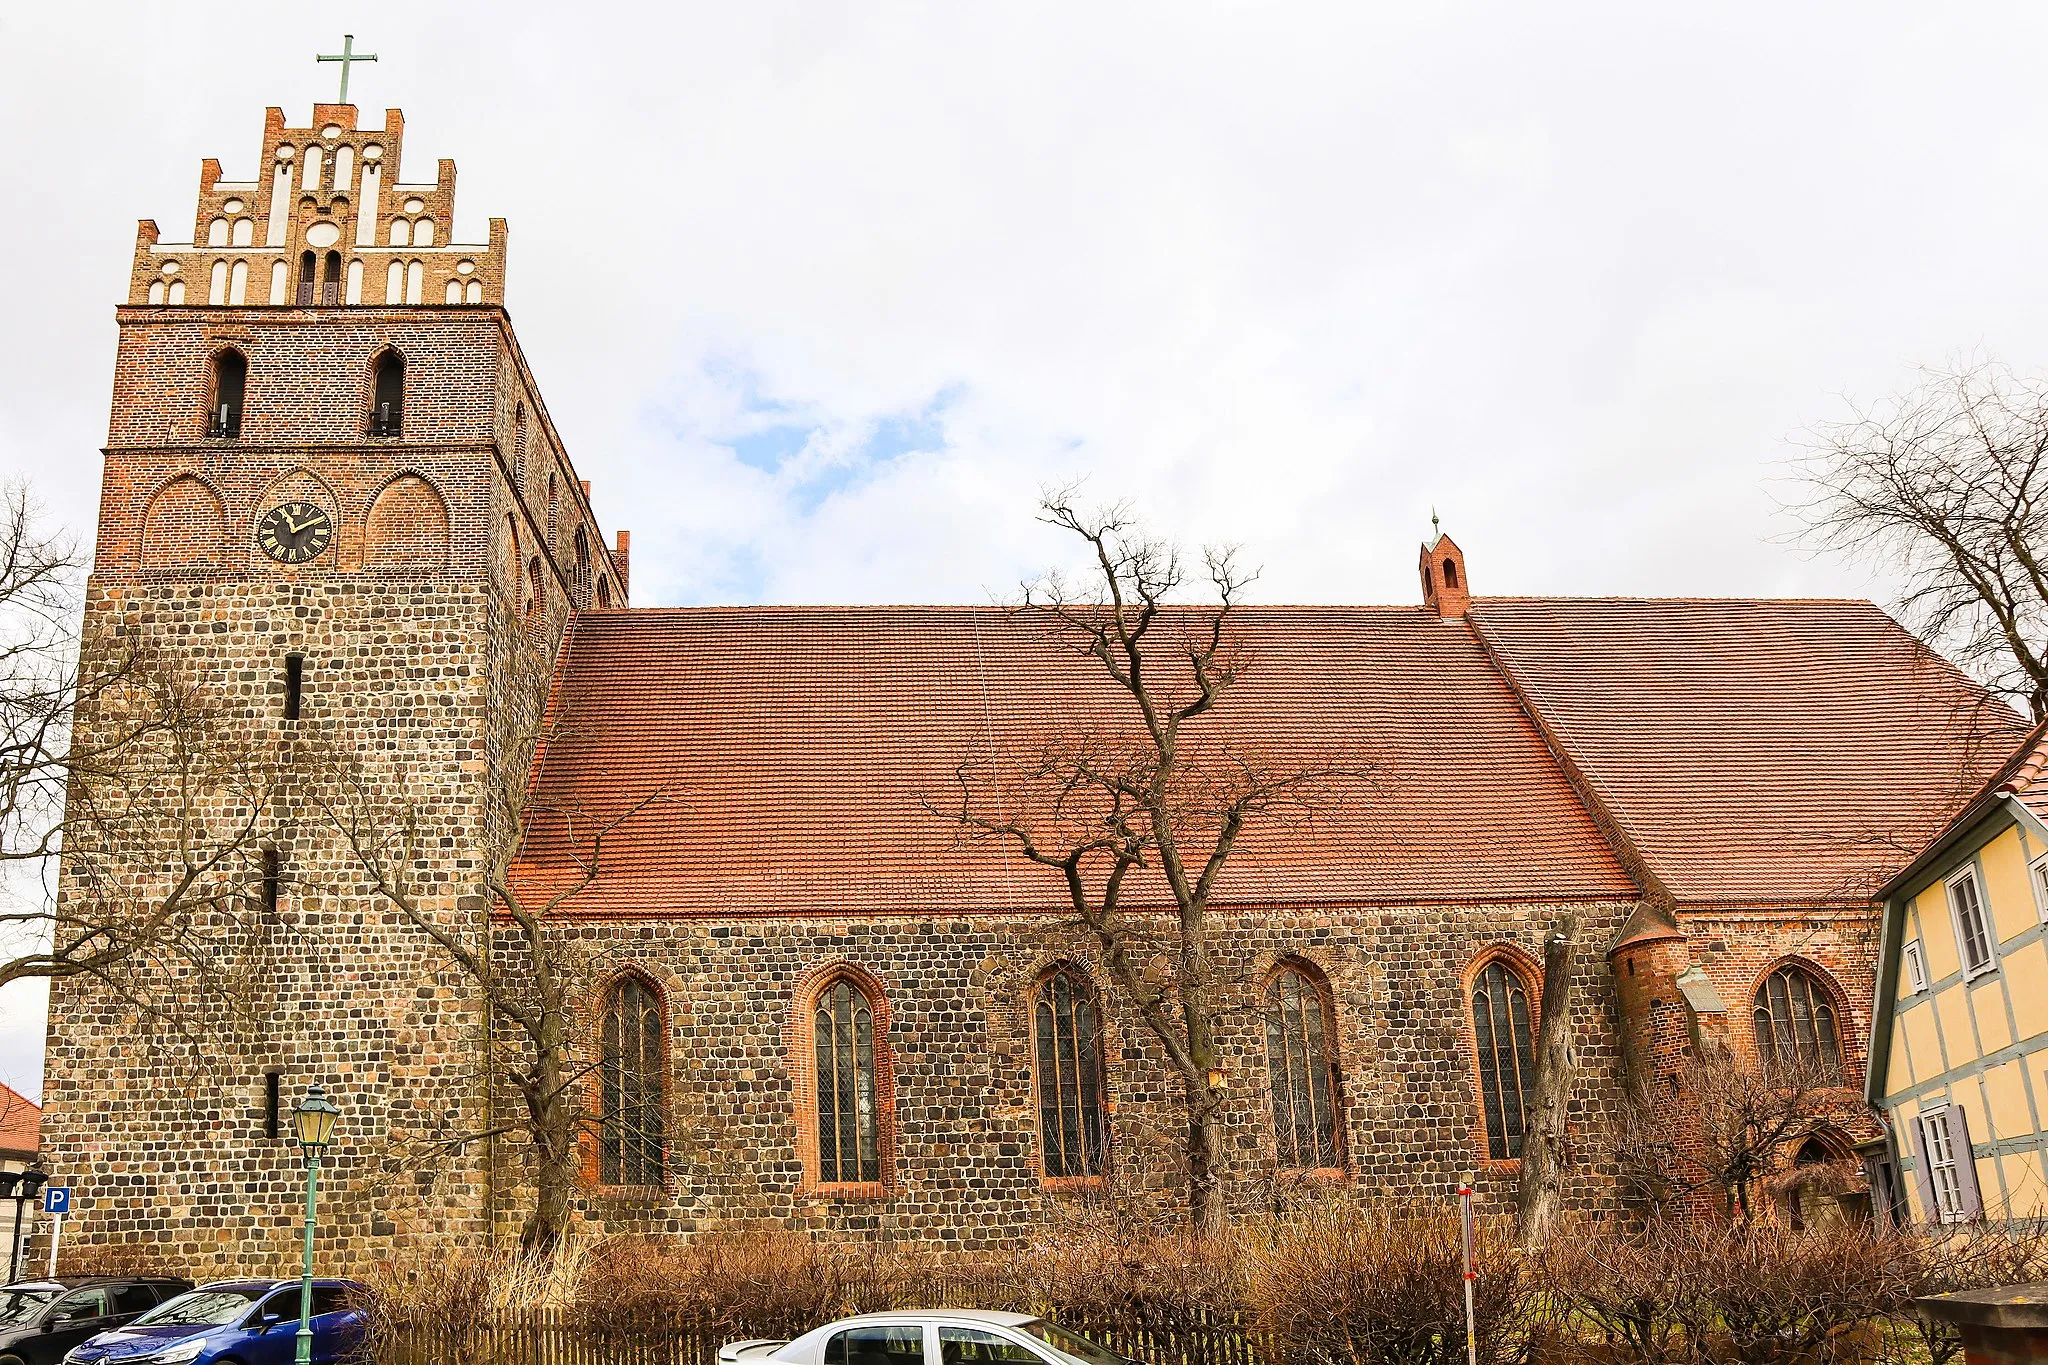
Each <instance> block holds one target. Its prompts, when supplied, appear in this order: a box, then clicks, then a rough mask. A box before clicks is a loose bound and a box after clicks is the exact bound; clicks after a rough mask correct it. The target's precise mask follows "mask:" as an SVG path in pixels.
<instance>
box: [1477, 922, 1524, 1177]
mask: <svg viewBox="0 0 2048 1365" xmlns="http://www.w3.org/2000/svg"><path fill="white" fill-rule="evenodd" d="M1472 1043H1473V1047H1474V1049H1475V1050H1476V1051H1477V1053H1478V1066H1479V1108H1480V1112H1481V1114H1482V1115H1483V1116H1484V1118H1485V1120H1486V1155H1487V1157H1488V1158H1489V1159H1491V1160H1494V1161H1507V1160H1509V1159H1511V1158H1515V1157H1519V1156H1521V1155H1522V1134H1523V1130H1524V1127H1525V1125H1526V1122H1527V1114H1526V1108H1525V1106H1526V1103H1527V1100H1526V1096H1527V1095H1528V1091H1529V1087H1530V1085H1531V1084H1532V1083H1533V1082H1534V1080H1535V1076H1536V1046H1535V1038H1534V1035H1533V1033H1532V1031H1531V1029H1530V1026H1529V984H1528V983H1527V982H1526V981H1524V980H1523V979H1522V977H1521V975H1520V973H1518V972H1516V971H1515V970H1514V969H1513V968H1511V967H1509V966H1508V964H1507V963H1506V962H1503V961H1502V960H1501V959H1499V958H1495V959H1494V960H1493V961H1491V962H1489V963H1487V964H1486V967H1485V969H1484V970H1482V971H1481V972H1480V973H1479V976H1478V979H1477V980H1475V981H1474V982H1473V983H1472Z"/></svg>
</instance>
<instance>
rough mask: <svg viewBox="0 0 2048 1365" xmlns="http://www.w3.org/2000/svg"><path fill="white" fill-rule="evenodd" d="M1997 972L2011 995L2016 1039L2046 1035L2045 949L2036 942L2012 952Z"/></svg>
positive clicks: (2047, 947)
mask: <svg viewBox="0 0 2048 1365" xmlns="http://www.w3.org/2000/svg"><path fill="white" fill-rule="evenodd" d="M1998 969H1999V972H2000V974H2001V975H2003V976H2004V977H2005V984H2006V989H2007V990H2008V991H2009V992H2010V993H2011V995H2012V1018H2013V1023H2014V1024H2015V1025H2016V1026H2017V1027H2018V1031H2019V1036H2020V1038H2021V1039H2022V1040H2024V1039H2027V1038H2033V1037H2037V1036H2039V1035H2040V1034H2043V1033H2048V945H2043V944H2042V942H2041V941H2040V940H2039V939H2036V940H2035V941H2034V942H2032V943H2029V944H2027V945H2026V946H2025V947H2024V948H2015V949H2013V950H2012V951H2011V952H2010V953H2008V954H2007V955H2006V956H2005V959H2004V960H2003V961H2002V962H2000V963H1999V968H1998Z"/></svg>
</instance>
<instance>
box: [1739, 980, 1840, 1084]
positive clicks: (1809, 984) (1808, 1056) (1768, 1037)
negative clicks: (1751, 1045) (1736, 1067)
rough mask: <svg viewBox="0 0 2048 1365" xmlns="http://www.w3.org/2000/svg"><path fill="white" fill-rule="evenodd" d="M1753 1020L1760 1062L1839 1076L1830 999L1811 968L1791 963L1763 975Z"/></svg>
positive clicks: (1837, 1042)
mask: <svg viewBox="0 0 2048 1365" xmlns="http://www.w3.org/2000/svg"><path fill="white" fill-rule="evenodd" d="M1755 1019H1756V1051H1757V1056H1758V1058H1759V1059H1760V1060H1762V1061H1763V1063H1764V1064H1765V1065H1766V1066H1775V1067H1777V1068H1780V1069H1782V1070H1798V1071H1803V1072H1805V1073H1807V1074H1808V1075H1810V1076H1813V1077H1816V1078H1818V1079H1820V1080H1829V1081H1832V1080H1838V1079H1840V1077H1841V1073H1842V1043H1841V1039H1840V1037H1839V1036H1838V1035H1837V1034H1836V1032H1835V1006H1834V1002H1833V1001H1832V1000H1830V999H1829V998H1828V993H1827V990H1826V988H1825V987H1823V986H1822V985H1821V984H1820V982H1818V981H1816V980H1814V977H1813V973H1812V972H1809V971H1807V970H1806V969H1805V968H1804V967H1801V966H1799V965H1797V964H1796V963H1793V964H1788V965H1786V966H1783V967H1780V968H1778V970H1776V971H1775V972H1772V973H1771V974H1770V975H1769V976H1767V977H1765V978H1764V984H1763V985H1761V986H1759V987H1757V989H1756V1013H1755Z"/></svg>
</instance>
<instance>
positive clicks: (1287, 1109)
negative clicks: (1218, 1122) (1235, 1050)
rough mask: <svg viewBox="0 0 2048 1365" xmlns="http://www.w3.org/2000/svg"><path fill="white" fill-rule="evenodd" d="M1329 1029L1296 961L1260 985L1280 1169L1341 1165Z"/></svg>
mask: <svg viewBox="0 0 2048 1365" xmlns="http://www.w3.org/2000/svg"><path fill="white" fill-rule="evenodd" d="M1333 1033H1334V1029H1333V1026H1332V1021H1331V1018H1330V1008H1329V1001H1328V999H1327V997H1326V996H1325V994H1324V992H1323V987H1322V983H1321V982H1320V981H1319V980H1317V979H1316V978H1315V977H1312V976H1311V975H1310V974H1309V972H1308V971H1307V970H1306V969H1305V968H1303V967H1301V966H1299V965H1296V964H1290V965H1287V966H1284V967H1282V968H1281V969H1280V970H1279V971H1278V972H1276V973H1275V974H1274V976H1273V981H1272V984H1271V985H1270V986H1268V987H1267V988H1266V1073H1267V1077H1268V1079H1269V1080H1270V1081H1271V1082H1272V1087H1273V1141H1274V1146H1275V1148H1276V1149H1277V1150H1278V1152H1279V1156H1280V1165H1281V1168H1282V1169H1284V1170H1295V1171H1308V1170H1333V1169H1337V1168H1340V1167H1341V1166H1342V1164H1343V1159H1342V1155H1341V1152H1340V1151H1339V1147H1338V1133H1337V1072H1336V1067H1335V1065H1334V1062H1333V1059H1332V1056H1331V1052H1332V1049H1331V1041H1332V1036H1333Z"/></svg>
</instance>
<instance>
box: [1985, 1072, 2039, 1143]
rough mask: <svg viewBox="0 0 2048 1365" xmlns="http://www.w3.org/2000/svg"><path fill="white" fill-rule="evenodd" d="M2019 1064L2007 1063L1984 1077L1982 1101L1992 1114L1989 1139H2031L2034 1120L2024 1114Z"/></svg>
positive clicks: (2022, 1081)
mask: <svg viewBox="0 0 2048 1365" xmlns="http://www.w3.org/2000/svg"><path fill="white" fill-rule="evenodd" d="M2020 1067H2021V1063H2019V1062H2016V1061H2014V1062H2007V1063H2006V1064H2005V1065H2004V1066H1995V1067H1992V1068H1991V1069H1990V1070H1989V1071H1986V1072H1985V1073H1984V1099H1985V1103H1986V1104H1987V1105H1988V1106H1989V1108H1990V1110H1991V1133H1990V1136H1993V1137H1996V1138H1999V1139H2001V1140H2002V1139H2005V1138H2017V1137H2032V1136H2033V1135H2034V1119H2033V1116H2032V1115H2031V1114H2029V1113H2028V1112H2027V1089H2026V1080H2025V1078H2024V1077H2023V1075H2022V1074H2021V1070H2020Z"/></svg>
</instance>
